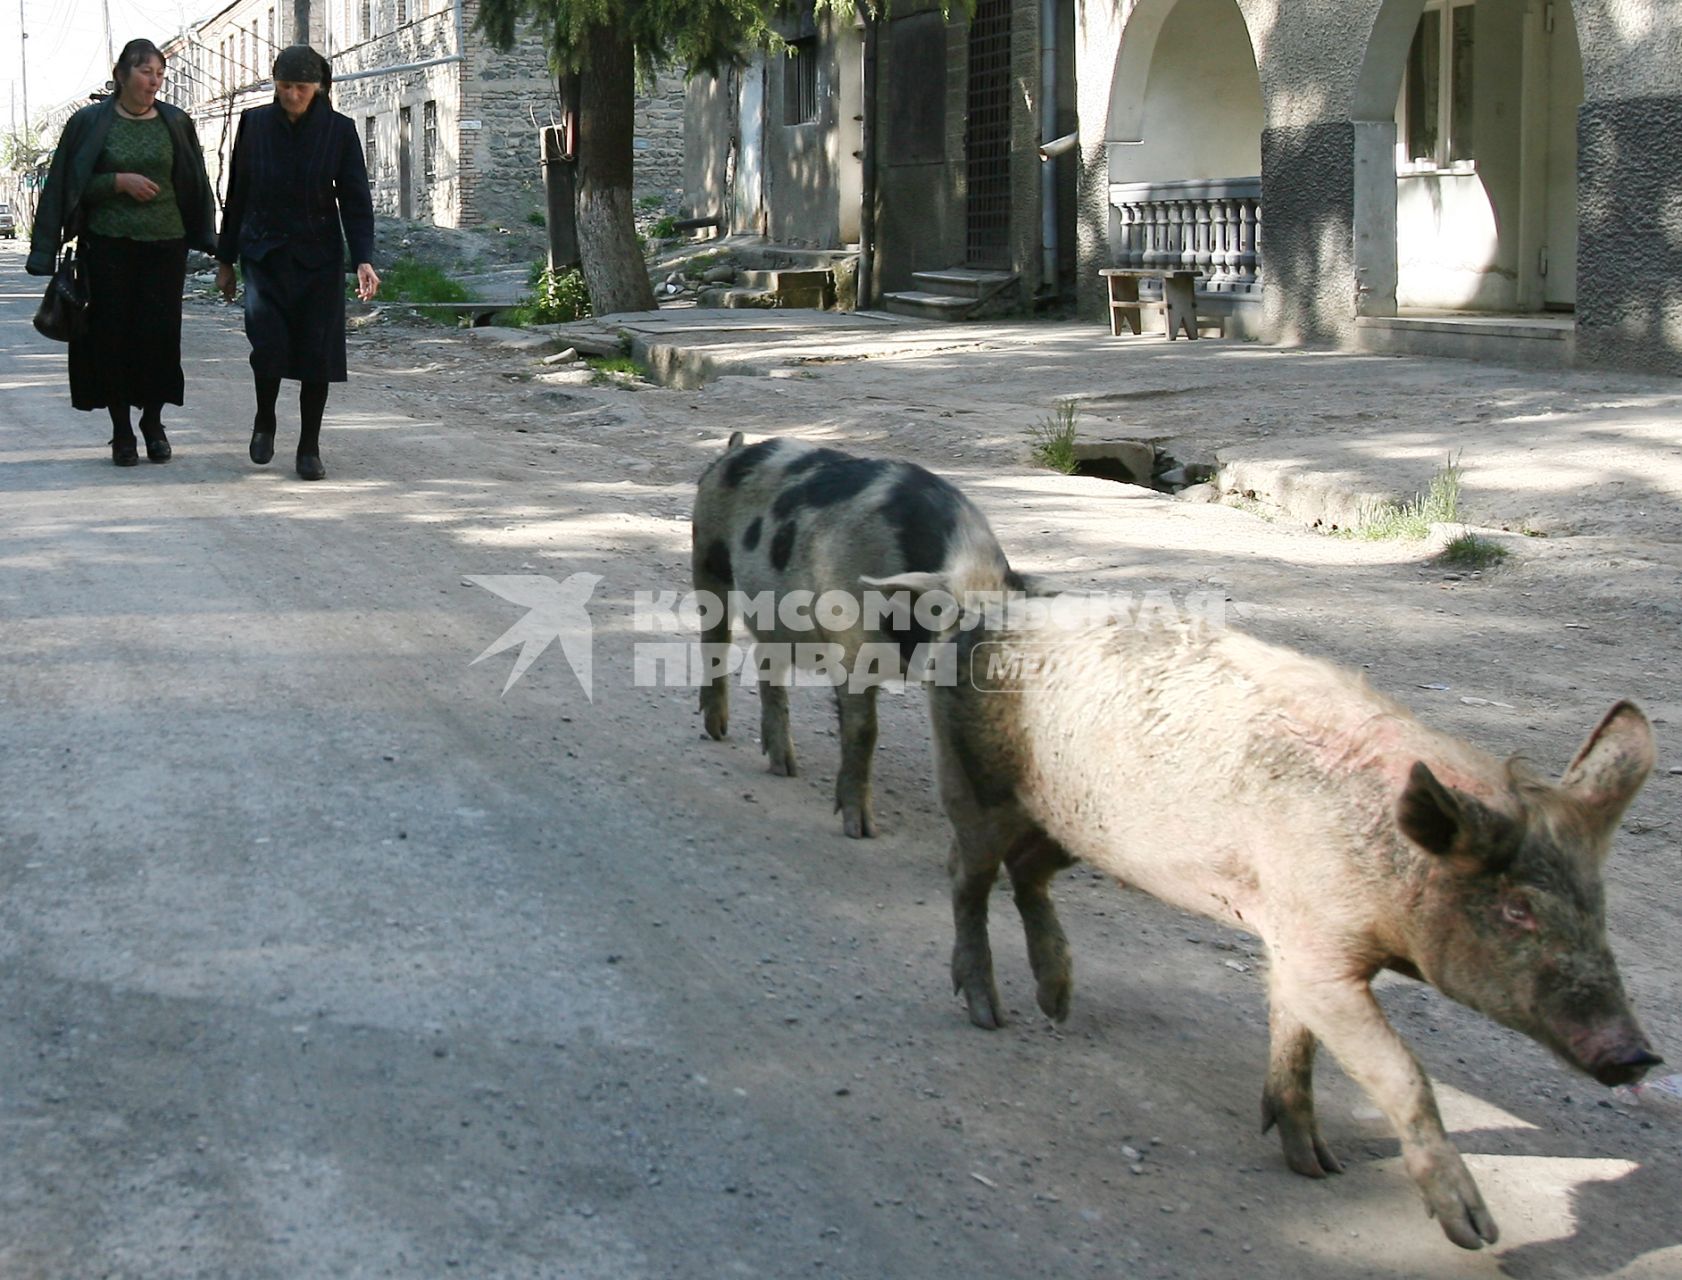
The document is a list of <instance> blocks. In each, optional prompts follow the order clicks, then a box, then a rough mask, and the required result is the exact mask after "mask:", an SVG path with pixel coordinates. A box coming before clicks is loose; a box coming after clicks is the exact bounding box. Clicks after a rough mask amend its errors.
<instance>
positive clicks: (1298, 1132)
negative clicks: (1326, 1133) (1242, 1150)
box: [1262, 1094, 1343, 1178]
mask: <svg viewBox="0 0 1682 1280" xmlns="http://www.w3.org/2000/svg"><path fill="white" fill-rule="evenodd" d="M1274 1125H1278V1126H1279V1143H1280V1145H1281V1146H1282V1147H1283V1148H1284V1150H1285V1163H1286V1164H1288V1165H1289V1166H1290V1167H1291V1172H1293V1173H1300V1174H1301V1175H1302V1176H1303V1177H1305V1178H1324V1177H1325V1176H1326V1175H1327V1174H1332V1173H1342V1172H1343V1164H1342V1162H1341V1161H1339V1160H1338V1158H1337V1157H1336V1156H1334V1155H1333V1154H1332V1149H1331V1148H1330V1147H1328V1146H1327V1145H1326V1142H1325V1139H1324V1138H1322V1137H1321V1136H1320V1126H1319V1125H1317V1124H1316V1123H1315V1122H1314V1112H1313V1110H1312V1108H1311V1107H1292V1106H1291V1105H1289V1104H1288V1103H1285V1102H1283V1101H1281V1100H1280V1099H1278V1098H1275V1097H1274V1096H1272V1095H1271V1094H1264V1095H1263V1097H1262V1132H1263V1133H1266V1132H1267V1131H1268V1130H1269V1129H1271V1128H1273V1126H1274Z"/></svg>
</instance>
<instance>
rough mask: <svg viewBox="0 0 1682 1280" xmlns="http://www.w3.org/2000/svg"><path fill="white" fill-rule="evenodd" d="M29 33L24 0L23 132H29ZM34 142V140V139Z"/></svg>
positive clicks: (20, 41) (20, 39) (20, 53)
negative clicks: (26, 26) (25, 21)
mask: <svg viewBox="0 0 1682 1280" xmlns="http://www.w3.org/2000/svg"><path fill="white" fill-rule="evenodd" d="M28 40H29V32H27V31H25V30H24V28H23V0H18V73H19V75H18V78H19V79H20V80H22V81H23V131H24V132H25V133H28V132H29V53H28V49H29V44H28ZM32 140H33V139H32Z"/></svg>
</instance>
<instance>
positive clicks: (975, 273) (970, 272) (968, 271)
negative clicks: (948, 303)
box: [911, 267, 1016, 299]
mask: <svg viewBox="0 0 1682 1280" xmlns="http://www.w3.org/2000/svg"><path fill="white" fill-rule="evenodd" d="M911 278H912V279H913V280H914V281H916V282H917V285H918V287H919V288H921V289H923V290H926V291H927V292H929V293H951V294H958V295H960V296H962V297H966V298H975V299H981V298H985V297H987V296H988V295H989V294H993V293H997V292H998V291H999V290H1001V289H1004V288H1006V287H1007V286H1009V285H1010V284H1011V283H1012V282H1013V281H1014V280H1015V279H1016V276H1015V275H1014V274H1013V273H1012V272H1009V271H979V270H977V269H976V268H974V267H949V268H947V269H946V270H945V271H917V272H913V273H912V276H911Z"/></svg>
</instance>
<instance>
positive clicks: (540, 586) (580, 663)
mask: <svg viewBox="0 0 1682 1280" xmlns="http://www.w3.org/2000/svg"><path fill="white" fill-rule="evenodd" d="M601 580H602V576H601V574H599V573H574V574H569V575H568V576H567V577H566V578H564V579H562V580H561V581H560V582H556V581H555V580H554V579H553V578H548V577H544V576H543V575H542V574H535V573H526V574H503V575H495V574H493V575H485V576H470V577H468V578H467V579H466V581H468V582H471V583H472V584H473V585H474V586H476V587H483V588H484V589H485V590H486V591H489V592H490V593H491V594H493V595H498V596H501V597H502V598H503V599H504V600H507V601H509V602H510V603H512V604H517V605H523V606H525V609H526V615H525V617H523V618H521V619H520V620H519V621H518V622H516V623H515V624H514V625H513V626H511V627H509V628H508V630H506V631H504V632H503V633H502V634H501V635H500V636H498V637H497V638H496V639H495V640H493V641H492V642H491V644H490V647H489V648H487V649H486V650H485V651H484V652H483V653H481V654H480V655H479V656H478V657H477V658H475V659H473V661H472V662H470V663H468V664H467V665H468V666H473V665H475V664H477V663H480V662H483V661H484V660H485V659H486V658H489V657H491V656H493V655H494V654H498V653H501V652H502V651H503V650H504V649H512V648H513V647H514V646H515V645H519V646H520V653H519V656H518V657H516V658H515V659H514V669H513V670H512V671H510V672H509V673H508V683H507V684H505V685H503V686H502V692H503V694H504V695H505V696H506V695H507V693H508V691H509V690H510V689H512V688H513V687H514V682H515V681H517V680H518V679H519V678H520V677H521V676H523V675H525V673H526V670H527V668H529V667H530V666H531V664H532V663H534V662H536V661H537V660H538V658H540V657H541V656H542V655H543V651H544V650H545V649H547V648H548V647H549V646H550V645H551V644H553V643H554V642H555V641H556V640H559V641H560V642H561V652H562V653H564V654H565V655H566V660H567V665H568V666H570V667H571V668H572V674H573V675H574V676H575V677H577V680H578V684H579V687H580V688H581V689H583V690H584V696H585V698H586V699H588V700H590V701H592V702H593V701H594V700H595V690H594V688H593V686H592V684H591V673H592V655H593V653H594V634H595V632H594V627H593V625H592V624H591V621H590V611H589V610H588V609H587V608H585V606H586V605H587V604H589V602H590V594H591V593H592V592H593V591H595V589H596V584H597V583H598V582H600V581H601Z"/></svg>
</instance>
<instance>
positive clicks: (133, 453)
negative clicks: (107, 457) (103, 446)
mask: <svg viewBox="0 0 1682 1280" xmlns="http://www.w3.org/2000/svg"><path fill="white" fill-rule="evenodd" d="M111 461H112V463H113V464H115V465H116V466H119V467H138V466H139V465H140V446H139V445H137V444H136V443H135V441H134V437H133V436H130V437H129V438H128V439H127V440H113V441H112V442H111Z"/></svg>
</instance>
